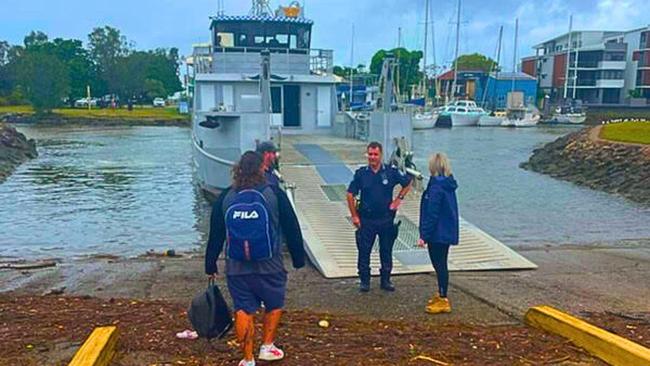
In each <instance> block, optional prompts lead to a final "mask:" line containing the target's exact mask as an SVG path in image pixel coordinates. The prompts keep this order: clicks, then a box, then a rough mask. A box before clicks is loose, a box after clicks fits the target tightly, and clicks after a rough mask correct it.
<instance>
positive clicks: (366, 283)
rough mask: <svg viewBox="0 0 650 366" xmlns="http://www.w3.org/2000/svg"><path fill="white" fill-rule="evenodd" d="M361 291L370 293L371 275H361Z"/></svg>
mask: <svg viewBox="0 0 650 366" xmlns="http://www.w3.org/2000/svg"><path fill="white" fill-rule="evenodd" d="M359 291H360V292H368V291H370V274H368V275H365V276H364V275H360V276H359Z"/></svg>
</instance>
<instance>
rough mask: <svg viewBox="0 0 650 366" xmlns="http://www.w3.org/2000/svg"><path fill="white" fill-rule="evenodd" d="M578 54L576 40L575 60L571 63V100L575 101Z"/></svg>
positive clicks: (578, 49)
mask: <svg viewBox="0 0 650 366" xmlns="http://www.w3.org/2000/svg"><path fill="white" fill-rule="evenodd" d="M578 52H580V48H579V47H578V41H577V40H576V59H575V61H574V62H573V98H572V99H576V86H577V84H578Z"/></svg>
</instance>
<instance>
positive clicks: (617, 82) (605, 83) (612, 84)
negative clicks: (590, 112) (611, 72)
mask: <svg viewBox="0 0 650 366" xmlns="http://www.w3.org/2000/svg"><path fill="white" fill-rule="evenodd" d="M595 86H596V88H622V87H623V86H625V80H623V79H599V80H596V85H595Z"/></svg>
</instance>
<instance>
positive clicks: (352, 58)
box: [348, 24, 354, 111]
mask: <svg viewBox="0 0 650 366" xmlns="http://www.w3.org/2000/svg"><path fill="white" fill-rule="evenodd" d="M353 71H354V24H352V39H351V41H350V93H349V94H350V98H349V99H350V100H349V101H348V103H349V105H350V111H352V95H353V94H354V93H353V92H352V88H353V80H354V78H353Z"/></svg>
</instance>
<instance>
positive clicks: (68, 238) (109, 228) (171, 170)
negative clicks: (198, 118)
mask: <svg viewBox="0 0 650 366" xmlns="http://www.w3.org/2000/svg"><path fill="white" fill-rule="evenodd" d="M18 129H19V130H20V131H21V132H23V133H25V134H26V135H27V136H29V137H30V138H35V139H36V140H37V145H38V150H39V158H38V159H36V160H32V161H30V162H28V163H26V164H23V165H22V166H20V167H19V168H18V169H17V171H16V172H15V173H14V174H13V175H12V176H11V177H10V178H9V179H8V180H7V181H6V182H5V183H4V184H2V185H0V202H3V204H2V210H0V232H2V236H0V256H12V257H35V256H75V255H85V254H94V253H111V254H117V255H126V256H131V255H139V254H142V253H144V252H145V251H147V250H149V249H154V250H157V251H163V250H165V249H170V248H174V249H176V250H188V249H193V248H197V247H198V245H200V244H202V243H204V241H205V232H206V229H207V225H206V223H205V219H206V217H205V216H206V213H207V212H208V211H209V210H208V204H207V203H206V202H205V200H204V198H203V196H201V195H200V194H198V192H197V190H196V188H195V185H194V184H193V182H192V164H191V149H190V146H189V130H188V129H185V128H174V127H119V128H97V127H95V128H83V129H79V128H69V127H60V128H43V127H41V128H34V127H24V126H20V127H18Z"/></svg>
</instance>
